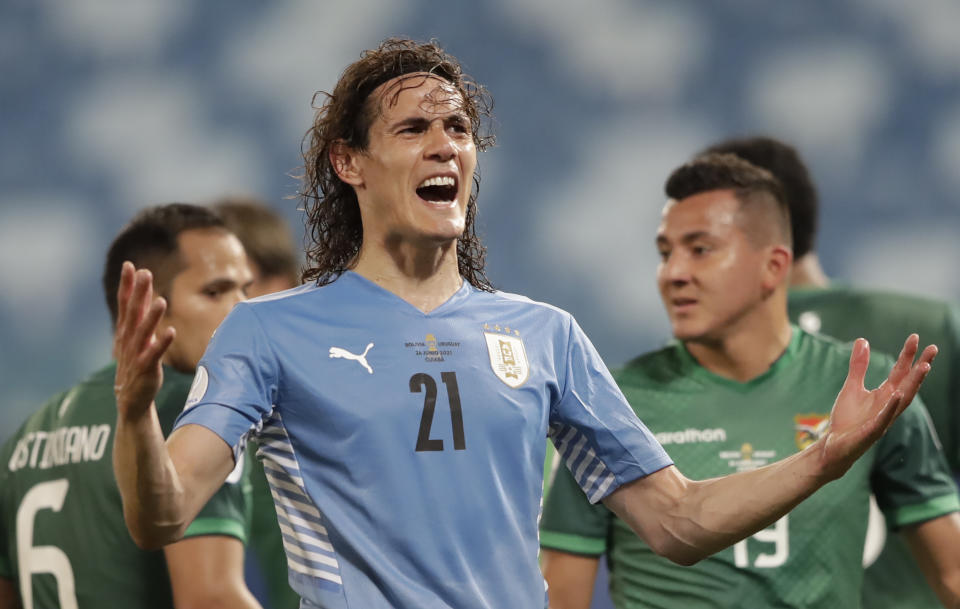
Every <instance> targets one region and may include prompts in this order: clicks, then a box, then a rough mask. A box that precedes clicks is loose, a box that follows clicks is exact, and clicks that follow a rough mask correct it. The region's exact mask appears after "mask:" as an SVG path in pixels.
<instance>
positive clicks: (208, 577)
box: [0, 204, 259, 609]
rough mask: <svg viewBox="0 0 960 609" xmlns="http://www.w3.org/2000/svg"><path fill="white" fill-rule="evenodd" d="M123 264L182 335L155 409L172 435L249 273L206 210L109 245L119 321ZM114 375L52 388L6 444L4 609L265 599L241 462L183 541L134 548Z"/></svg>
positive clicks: (180, 213)
mask: <svg viewBox="0 0 960 609" xmlns="http://www.w3.org/2000/svg"><path fill="white" fill-rule="evenodd" d="M125 260H134V261H136V263H137V264H138V265H139V266H141V267H143V268H146V269H150V270H151V271H152V273H153V285H154V286H155V287H156V289H157V291H158V292H159V293H161V294H164V295H165V296H166V298H167V299H168V300H169V302H170V307H169V309H168V310H167V311H166V314H165V315H164V316H163V318H162V319H161V320H160V324H161V325H162V326H163V327H170V328H175V329H176V332H177V338H176V339H175V340H174V342H173V344H172V345H171V346H170V349H169V350H168V351H167V353H166V355H165V357H164V359H163V364H164V365H163V378H164V382H163V386H162V387H161V388H160V392H159V394H158V395H157V400H156V403H157V409H156V411H155V415H156V417H157V418H158V419H159V420H158V421H157V423H158V425H159V426H160V428H161V429H162V431H163V432H164V433H169V431H170V429H171V428H172V427H173V422H174V419H175V418H176V416H177V415H178V414H179V413H180V411H181V410H182V409H183V405H184V402H185V401H186V396H187V393H188V391H189V388H190V384H191V380H192V378H193V376H192V375H193V372H194V370H195V369H196V365H197V362H198V361H199V359H200V356H201V355H202V353H203V349H204V347H205V346H206V343H207V340H208V339H209V337H210V335H211V334H212V333H213V331H214V329H215V328H216V326H217V325H218V324H219V323H220V322H221V321H222V320H223V318H224V317H225V316H226V314H227V313H228V312H229V311H230V309H231V308H232V307H233V305H234V304H236V303H237V302H239V301H241V300H243V299H244V289H245V288H246V287H247V286H248V285H249V284H250V282H251V280H252V275H251V273H250V270H249V268H248V266H247V262H246V256H245V254H244V251H243V246H242V245H241V244H240V241H239V240H238V239H237V238H236V237H235V236H234V235H232V234H231V233H230V232H228V231H227V230H226V229H225V228H224V226H223V223H222V222H221V220H220V219H219V218H218V217H217V216H216V215H214V214H213V213H211V212H210V211H209V210H207V209H206V208H203V207H196V206H192V205H182V204H172V205H164V206H158V207H153V208H149V209H146V210H144V211H142V212H141V213H139V214H138V215H137V216H136V217H135V218H134V219H133V220H132V221H131V222H130V224H129V225H127V226H126V227H125V228H124V229H123V230H122V231H121V232H120V234H119V235H118V236H117V237H116V239H115V240H114V241H113V244H112V245H111V246H110V250H109V252H108V253H107V260H106V264H105V268H104V275H103V289H104V294H105V296H106V299H107V306H108V307H109V309H110V315H111V318H112V319H113V320H114V322H116V319H117V299H116V293H117V288H118V285H119V282H120V268H121V264H122V263H123V261H125ZM115 373H116V363H111V364H110V365H108V366H106V367H105V368H103V369H101V370H99V371H97V372H95V373H93V374H92V375H91V376H90V377H89V378H88V379H87V380H85V381H83V382H82V383H80V384H79V385H77V386H75V387H73V388H72V389H70V390H69V391H66V392H64V393H61V394H59V395H57V396H55V397H54V398H53V399H51V400H50V401H49V402H48V403H47V404H46V405H44V406H43V408H41V409H40V410H39V411H37V412H36V413H35V414H34V415H33V416H31V417H30V418H29V419H28V420H27V422H26V423H25V424H24V425H23V427H21V428H20V429H19V430H18V431H17V432H16V433H15V434H14V435H13V437H12V438H11V439H10V440H9V441H8V442H7V443H6V444H5V445H4V446H3V448H2V450H0V468H2V469H0V584H2V585H0V589H2V590H5V591H6V596H5V597H4V595H3V594H0V599H3V600H0V607H2V608H3V609H7V608H9V607H20V606H22V607H23V608H24V609H40V608H43V609H51V608H55V609H104V608H107V607H111V608H112V607H124V608H131V609H139V608H157V609H161V608H163V609H169V608H170V607H172V606H174V605H176V607H177V608H178V609H186V608H197V609H201V608H202V609H209V608H216V607H223V608H248V609H255V608H257V607H259V605H258V604H257V602H256V600H255V599H254V598H253V596H252V595H251V594H250V592H249V591H248V590H247V588H246V585H245V584H244V580H243V543H244V540H245V539H246V526H245V525H246V505H247V500H248V499H247V497H246V496H245V494H246V493H249V488H246V489H245V488H244V486H245V484H246V480H245V479H244V478H243V477H242V470H243V464H242V463H240V464H239V465H238V466H237V467H236V469H235V470H234V471H233V472H232V473H231V474H230V475H229V476H228V477H227V478H226V483H225V484H224V485H223V486H222V487H221V488H220V489H219V491H217V492H216V494H214V495H213V497H212V498H211V499H210V501H209V502H208V503H207V504H206V506H205V507H204V508H203V509H202V510H201V512H200V514H199V515H198V516H197V518H196V520H194V521H193V523H192V524H191V525H190V527H189V528H188V529H187V531H186V532H185V534H184V538H183V540H182V541H179V542H177V543H175V544H172V545H170V546H167V547H166V548H165V549H164V551H163V552H160V551H155V552H146V551H143V550H141V549H139V548H137V547H136V545H134V543H133V540H132V539H131V538H130V534H129V532H128V531H127V529H126V526H125V525H124V522H123V513H122V505H121V500H120V493H119V491H118V490H117V483H116V480H115V478H114V473H113V466H112V459H113V441H114V437H113V436H114V423H115V421H116V402H115V399H114V391H115V389H116V388H115V387H114V375H115ZM168 572H169V576H168ZM11 591H12V592H11Z"/></svg>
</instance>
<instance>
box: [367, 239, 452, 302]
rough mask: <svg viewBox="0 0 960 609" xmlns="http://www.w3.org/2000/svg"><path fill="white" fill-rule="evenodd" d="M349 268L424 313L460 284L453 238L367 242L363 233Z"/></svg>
mask: <svg viewBox="0 0 960 609" xmlns="http://www.w3.org/2000/svg"><path fill="white" fill-rule="evenodd" d="M351 270H353V271H354V272H355V273H357V274H359V275H362V276H363V277H365V278H366V279H369V280H370V281H372V282H374V283H376V284H377V285H379V286H380V287H382V288H384V289H385V290H389V291H390V292H393V293H394V294H396V295H397V296H399V297H400V298H402V299H403V300H405V301H407V302H409V303H410V304H411V305H413V306H415V307H416V308H418V309H420V310H421V311H423V312H424V313H429V312H430V311H432V310H434V309H436V308H437V307H439V306H440V305H442V304H443V303H445V302H446V301H447V300H449V298H450V297H451V296H453V294H454V293H455V292H456V291H457V290H459V289H460V286H461V285H463V279H462V278H461V277H460V270H459V267H458V265H457V241H456V240H455V239H454V240H451V241H449V242H445V243H442V244H440V245H438V244H436V243H430V244H425V245H414V244H411V243H409V242H401V241H400V240H396V241H395V242H390V241H387V242H381V243H371V242H368V241H367V239H366V235H365V236H364V241H363V246H362V247H361V248H360V253H359V254H358V255H357V258H356V260H355V261H354V264H353V266H352V268H351Z"/></svg>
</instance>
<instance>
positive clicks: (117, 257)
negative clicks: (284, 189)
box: [103, 203, 226, 324]
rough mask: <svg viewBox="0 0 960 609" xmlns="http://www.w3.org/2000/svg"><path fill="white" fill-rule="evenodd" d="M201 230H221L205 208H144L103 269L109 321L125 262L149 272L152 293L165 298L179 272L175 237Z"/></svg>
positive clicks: (180, 265)
mask: <svg viewBox="0 0 960 609" xmlns="http://www.w3.org/2000/svg"><path fill="white" fill-rule="evenodd" d="M202 228H222V229H224V230H226V227H225V226H224V223H223V220H221V219H220V216H218V215H216V214H215V213H214V212H213V211H211V210H210V209H207V208H206V207H200V206H199V205H190V204H187V203H170V204H167V205H157V206H155V207H148V208H147V209H144V210H143V211H141V212H140V213H138V214H137V215H136V216H134V218H133V220H131V221H130V223H129V224H127V225H126V226H125V227H124V228H123V230H121V231H120V234H118V235H117V236H116V238H115V239H114V240H113V243H111V244H110V249H109V250H107V260H106V263H105V264H104V267H103V294H104V296H105V297H106V300H107V308H109V309H110V319H111V320H112V321H113V323H114V324H116V323H117V290H118V289H119V287H120V271H121V269H122V268H123V263H124V261H126V260H129V261H130V262H132V263H133V264H134V265H135V266H136V267H137V268H146V269H149V270H150V271H151V272H152V273H153V288H154V290H155V291H156V292H157V293H158V294H160V295H161V296H164V297H166V298H169V295H170V284H171V283H172V281H173V278H174V277H175V276H176V275H177V273H179V272H180V271H181V270H182V269H183V261H182V260H181V259H180V246H179V243H178V237H179V236H180V233H182V232H184V231H187V230H193V229H202Z"/></svg>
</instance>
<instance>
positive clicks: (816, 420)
mask: <svg viewBox="0 0 960 609" xmlns="http://www.w3.org/2000/svg"><path fill="white" fill-rule="evenodd" d="M793 423H794V427H793V428H794V430H795V431H796V432H797V434H796V436H795V438H796V441H797V448H799V449H800V450H803V449H804V448H806V447H808V446H810V445H811V444H813V443H814V442H816V441H817V440H819V439H820V436H822V435H823V434H824V433H825V432H826V431H827V427H828V426H829V425H830V415H828V414H798V415H796V416H795V417H793Z"/></svg>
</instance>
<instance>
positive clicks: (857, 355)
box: [843, 338, 870, 391]
mask: <svg viewBox="0 0 960 609" xmlns="http://www.w3.org/2000/svg"><path fill="white" fill-rule="evenodd" d="M869 364H870V343H868V342H867V339H865V338H858V339H857V340H856V341H855V342H854V343H853V350H852V351H851V352H850V369H849V370H848V371H847V380H846V381H844V383H843V389H844V390H848V389H855V390H860V391H863V390H864V386H863V379H864V377H865V376H866V374H867V366H868V365H869Z"/></svg>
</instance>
